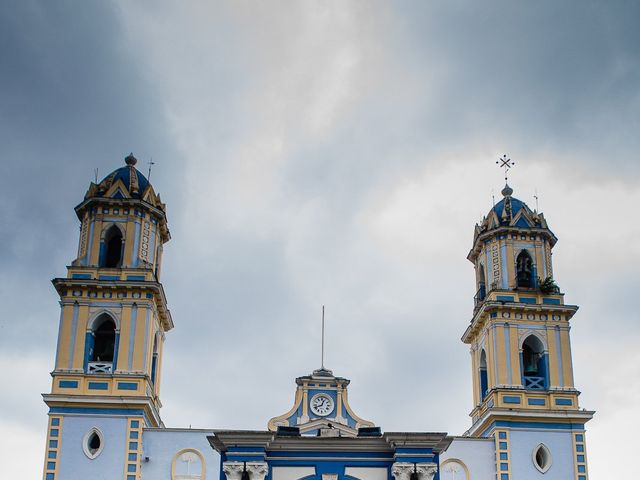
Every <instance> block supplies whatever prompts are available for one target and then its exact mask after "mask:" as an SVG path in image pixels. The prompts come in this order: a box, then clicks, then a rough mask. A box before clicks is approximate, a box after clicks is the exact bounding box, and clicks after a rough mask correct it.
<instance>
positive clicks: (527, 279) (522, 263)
mask: <svg viewBox="0 0 640 480" xmlns="http://www.w3.org/2000/svg"><path fill="white" fill-rule="evenodd" d="M533 270H534V266H533V260H532V259H531V255H529V252H527V251H526V250H522V251H521V252H520V253H519V254H518V258H516V282H517V285H518V287H523V288H533V287H534V283H533V282H534V271H533Z"/></svg>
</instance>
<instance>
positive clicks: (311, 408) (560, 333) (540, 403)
mask: <svg viewBox="0 0 640 480" xmlns="http://www.w3.org/2000/svg"><path fill="white" fill-rule="evenodd" d="M512 194H513V191H512V189H511V188H510V187H509V186H508V185H507V186H505V188H504V189H503V191H502V195H503V198H502V200H501V201H500V202H498V203H497V204H496V205H495V206H494V207H493V208H492V209H491V211H490V212H489V213H488V215H487V216H486V217H485V218H483V219H482V221H481V223H480V224H478V225H476V226H475V231H474V240H473V246H472V248H471V251H470V252H469V254H468V257H467V258H468V259H469V260H470V261H471V262H472V263H473V265H474V269H475V276H476V286H477V294H476V296H475V299H474V305H473V312H472V316H471V321H470V323H469V324H468V326H467V328H466V330H465V331H464V333H463V335H462V341H463V342H465V343H466V344H468V345H469V347H470V351H471V367H472V372H473V373H472V377H471V380H472V384H473V398H474V404H473V408H472V410H471V419H472V422H471V427H470V428H469V430H468V431H467V432H465V433H464V434H463V435H460V436H452V435H449V434H447V433H442V432H386V431H382V429H381V428H380V426H378V425H376V424H375V423H374V422H371V421H369V420H365V419H362V418H360V417H359V416H358V415H357V414H356V413H355V411H354V410H353V409H352V407H351V406H350V404H349V397H348V386H349V380H347V379H346V378H342V377H338V376H335V375H334V374H333V372H331V371H330V370H328V369H325V368H320V369H318V370H315V371H313V372H312V373H311V374H310V375H307V376H302V377H299V378H297V379H296V390H295V394H294V401H293V406H292V407H291V408H290V409H289V410H288V411H287V412H286V413H284V414H282V415H280V416H277V417H274V418H272V419H271V420H269V421H268V422H267V425H266V426H267V428H266V429H265V430H264V431H244V430H243V431H239V430H232V431H226V430H216V429H205V430H199V429H191V428H166V427H165V426H164V424H163V423H162V420H161V417H160V408H161V402H160V386H161V376H162V375H161V374H162V358H163V347H164V340H165V336H166V335H167V333H168V332H169V331H170V330H171V329H172V328H173V326H174V324H173V320H172V317H171V313H170V312H169V309H168V308H167V300H166V297H165V292H164V289H163V287H162V283H161V282H160V279H161V265H162V250H163V245H164V244H165V243H166V242H168V241H169V239H170V233H169V228H168V225H167V217H166V207H165V205H164V204H163V203H162V201H161V199H160V196H159V195H158V194H157V193H156V192H155V190H154V189H153V187H152V186H151V184H150V183H149V181H148V180H147V178H145V176H144V175H142V174H141V173H140V172H139V171H138V170H137V169H136V159H135V158H134V157H133V155H129V156H128V157H127V158H126V159H125V166H123V167H120V168H118V169H116V170H115V171H114V172H112V173H111V174H110V175H108V176H107V177H106V178H104V179H103V180H102V181H101V182H99V183H91V184H90V187H89V189H88V191H87V192H86V194H85V198H84V200H83V201H82V202H81V203H80V204H79V205H78V206H77V207H76V208H75V211H76V215H77V217H78V219H79V221H80V236H79V237H80V238H79V242H78V254H77V258H76V259H75V260H73V262H72V263H71V265H70V266H69V267H68V268H67V270H68V271H67V275H66V276H65V277H63V278H56V279H54V280H53V285H54V287H55V289H56V291H57V292H58V294H59V296H60V308H61V312H60V322H59V332H58V343H57V351H56V356H55V361H54V369H53V371H52V373H51V375H52V386H51V392H50V393H47V394H44V395H43V397H44V401H45V403H46V404H47V407H48V409H49V410H48V424H47V438H46V449H45V460H44V471H43V480H75V479H78V480H80V479H87V478H92V479H104V480H115V479H123V480H140V479H145V480H149V479H151V480H205V479H208V480H215V479H219V480H302V479H305V480H307V479H308V480H494V479H497V480H530V479H532V480H535V479H540V480H545V479H546V480H588V470H587V456H586V455H587V453H586V437H585V424H586V423H587V422H588V421H589V420H590V419H591V418H592V417H593V414H594V412H592V411H587V410H584V409H582V408H581V406H580V405H579V402H578V395H579V391H578V390H577V389H576V387H575V385H574V380H573V366H572V357H571V341H570V335H569V332H570V321H571V318H572V317H573V315H574V314H575V313H576V311H577V310H578V307H577V306H575V305H567V304H565V303H564V295H563V294H562V293H561V292H560V290H559V289H558V287H557V286H556V285H555V282H554V281H553V264H552V256H551V252H552V249H553V246H554V245H555V243H556V241H557V238H556V237H555V235H554V234H553V233H552V231H551V230H550V229H549V227H548V225H547V222H546V219H545V218H544V215H542V214H541V213H538V212H537V211H532V210H531V209H530V208H529V207H528V206H527V205H526V204H525V203H523V202H522V201H520V200H518V199H517V198H515V197H513V196H512Z"/></svg>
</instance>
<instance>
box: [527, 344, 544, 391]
mask: <svg viewBox="0 0 640 480" xmlns="http://www.w3.org/2000/svg"><path fill="white" fill-rule="evenodd" d="M522 377H523V383H524V387H525V388H528V389H531V390H545V389H546V388H547V357H546V355H545V353H544V345H543V344H542V342H541V341H540V339H539V338H538V337H536V336H535V335H529V336H528V337H527V338H526V340H525V341H524V343H523V344H522Z"/></svg>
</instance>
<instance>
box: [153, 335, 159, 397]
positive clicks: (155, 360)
mask: <svg viewBox="0 0 640 480" xmlns="http://www.w3.org/2000/svg"><path fill="white" fill-rule="evenodd" d="M157 371H158V335H154V337H153V355H152V357H151V383H153V384H154V385H155V384H156V374H157Z"/></svg>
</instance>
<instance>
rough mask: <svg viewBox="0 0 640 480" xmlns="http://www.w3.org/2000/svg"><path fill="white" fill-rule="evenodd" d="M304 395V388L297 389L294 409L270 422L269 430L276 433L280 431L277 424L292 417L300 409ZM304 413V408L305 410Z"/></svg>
mask: <svg viewBox="0 0 640 480" xmlns="http://www.w3.org/2000/svg"><path fill="white" fill-rule="evenodd" d="M303 396H304V395H303V393H302V387H298V388H296V397H295V400H294V401H293V407H291V409H290V410H289V411H288V412H287V413H285V414H283V415H280V416H278V417H273V418H272V419H271V420H269V423H268V425H267V428H268V429H269V430H271V431H272V432H274V431H276V430H277V429H278V427H277V425H276V424H277V423H278V422H280V421H282V420H286V419H287V418H289V417H290V416H291V415H293V413H294V412H295V411H296V410H297V409H298V407H299V406H300V402H301V401H302V398H303ZM303 411H304V408H303Z"/></svg>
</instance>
